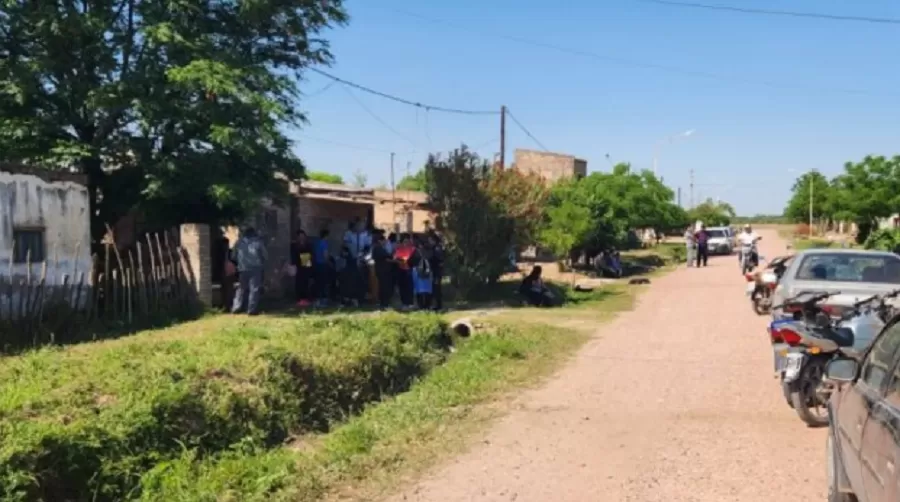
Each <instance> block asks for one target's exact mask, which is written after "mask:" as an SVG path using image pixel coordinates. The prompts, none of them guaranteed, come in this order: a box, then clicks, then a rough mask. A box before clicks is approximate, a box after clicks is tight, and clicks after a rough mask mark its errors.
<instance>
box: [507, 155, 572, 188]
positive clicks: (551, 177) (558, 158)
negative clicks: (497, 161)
mask: <svg viewBox="0 0 900 502" xmlns="http://www.w3.org/2000/svg"><path fill="white" fill-rule="evenodd" d="M515 167H516V169H519V170H520V171H523V172H527V173H534V174H537V175H539V176H541V177H542V178H544V179H546V180H547V181H549V182H554V181H559V180H561V179H564V178H571V177H573V176H587V161H586V160H582V159H578V158H575V157H574V156H572V155H565V154H561V153H551V152H538V151H535V150H522V149H516V151H515Z"/></svg>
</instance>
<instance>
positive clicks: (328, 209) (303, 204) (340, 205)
mask: <svg viewBox="0 0 900 502" xmlns="http://www.w3.org/2000/svg"><path fill="white" fill-rule="evenodd" d="M372 209H373V208H372V204H371V203H367V202H361V201H360V202H350V201H338V200H324V199H314V198H309V197H304V196H302V195H301V196H299V197H298V198H297V199H296V210H295V212H294V214H295V215H296V219H297V223H298V224H299V225H300V226H299V227H297V228H303V230H305V231H306V233H307V234H309V235H311V236H316V237H317V236H318V235H319V232H320V231H321V230H322V229H325V228H327V229H328V231H329V232H330V236H329V239H328V244H329V249H330V251H331V252H332V253H334V254H337V253H338V252H339V251H340V249H341V239H342V238H343V236H344V232H346V231H347V224H348V223H350V222H351V221H353V220H355V219H356V218H372V214H370V213H371V212H372Z"/></svg>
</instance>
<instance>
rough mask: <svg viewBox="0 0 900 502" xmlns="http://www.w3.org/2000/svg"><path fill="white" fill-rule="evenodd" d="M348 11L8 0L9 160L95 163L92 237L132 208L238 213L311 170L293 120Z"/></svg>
mask: <svg viewBox="0 0 900 502" xmlns="http://www.w3.org/2000/svg"><path fill="white" fill-rule="evenodd" d="M76 4H77V5H80V7H76ZM88 7H89V8H88ZM346 20H347V15H346V13H345V11H344V8H343V1H342V0H332V1H328V2H313V1H310V0H287V1H283V2H271V1H265V0H264V1H259V2H199V1H184V2H168V1H163V0H145V1H142V2H138V1H136V0H96V1H93V2H87V3H84V2H82V3H72V2H13V1H8V2H4V5H3V9H2V11H0V161H7V162H20V163H27V164H32V165H41V166H44V167H50V168H56V169H65V170H72V171H75V172H79V173H82V174H84V175H86V176H87V179H88V185H89V190H90V197H91V205H92V209H93V210H92V213H94V215H95V216H94V219H93V220H94V221H93V222H92V223H93V229H94V236H95V237H99V236H100V235H102V229H103V224H104V223H107V222H109V223H113V222H115V221H116V220H117V219H118V218H119V217H121V216H122V215H124V214H125V213H126V212H128V211H129V210H131V209H133V208H139V209H143V213H144V215H145V216H147V217H148V218H154V219H157V220H160V221H159V222H160V223H161V224H163V223H164V224H174V223H178V222H182V221H184V219H185V218H191V219H192V220H194V221H206V220H214V219H221V218H225V219H238V218H241V217H242V216H243V215H244V214H246V212H247V211H248V210H249V209H250V208H251V207H255V205H256V201H258V200H259V199H260V198H261V197H269V198H272V199H274V200H279V199H280V198H282V197H284V196H286V194H287V181H286V180H298V179H301V178H302V175H303V170H304V167H303V164H302V162H301V161H300V160H299V159H298V158H297V157H296V156H294V155H293V154H292V153H291V147H292V143H291V141H290V140H289V139H288V138H287V137H286V136H285V134H284V133H283V132H282V131H283V130H284V128H285V126H289V125H299V124H302V123H303V122H304V121H305V117H304V115H303V113H302V112H301V111H299V109H298V107H297V97H298V95H299V93H298V88H297V82H298V81H299V78H298V77H299V76H300V74H301V73H302V71H303V69H304V68H306V67H308V66H310V65H316V64H328V63H329V62H330V61H331V60H332V56H331V54H330V52H329V49H328V44H327V42H326V41H324V40H323V39H322V37H321V32H322V31H323V30H325V29H327V28H329V27H331V26H335V25H342V24H344V23H345V22H346ZM276 175H280V176H276Z"/></svg>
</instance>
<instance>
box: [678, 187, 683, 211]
mask: <svg viewBox="0 0 900 502" xmlns="http://www.w3.org/2000/svg"><path fill="white" fill-rule="evenodd" d="M678 207H682V206H681V187H678Z"/></svg>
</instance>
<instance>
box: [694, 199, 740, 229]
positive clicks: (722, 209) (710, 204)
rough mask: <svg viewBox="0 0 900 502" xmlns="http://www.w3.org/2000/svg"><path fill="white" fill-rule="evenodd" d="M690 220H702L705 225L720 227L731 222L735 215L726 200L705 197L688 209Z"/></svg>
mask: <svg viewBox="0 0 900 502" xmlns="http://www.w3.org/2000/svg"><path fill="white" fill-rule="evenodd" d="M688 216H689V217H690V221H698V220H699V221H702V222H703V224H704V225H706V226H707V227H722V226H727V225H730V224H731V219H732V218H734V217H735V212H734V208H733V207H731V204H728V203H727V202H714V201H713V200H712V199H706V200H705V201H703V202H702V203H700V204H698V205H696V206H694V207H693V208H692V209H691V210H689V211H688Z"/></svg>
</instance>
